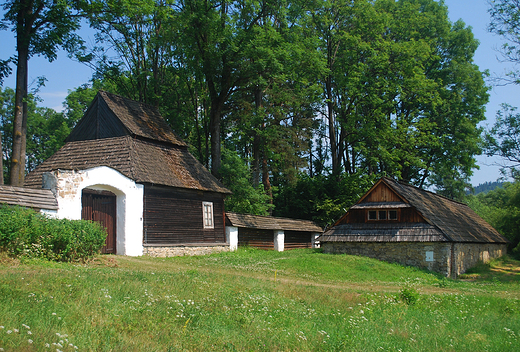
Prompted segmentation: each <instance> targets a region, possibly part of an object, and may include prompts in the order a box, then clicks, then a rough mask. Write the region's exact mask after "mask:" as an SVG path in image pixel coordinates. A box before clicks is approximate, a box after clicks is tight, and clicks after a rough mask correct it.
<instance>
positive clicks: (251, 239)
mask: <svg viewBox="0 0 520 352" xmlns="http://www.w3.org/2000/svg"><path fill="white" fill-rule="evenodd" d="M238 245H239V246H251V247H255V248H260V249H274V232H273V230H260V229H247V228H239V229H238Z"/></svg>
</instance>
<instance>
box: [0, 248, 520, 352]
mask: <svg viewBox="0 0 520 352" xmlns="http://www.w3.org/2000/svg"><path fill="white" fill-rule="evenodd" d="M0 263H1V265H0V348H2V349H3V350H4V351H19V350H22V351H23V350H31V351H56V350H61V351H75V350H81V351H85V350H86V351H222V350H224V351H253V350H254V351H257V350H259V351H335V350H337V351H399V350H401V351H433V350H436V351H437V350H440V351H518V350H520V340H519V339H520V337H519V335H520V309H519V302H518V299H519V297H520V290H518V289H519V280H518V278H517V279H516V281H514V280H513V281H510V282H504V283H501V282H500V280H494V281H493V280H490V281H483V282H459V281H453V280H446V279H444V280H443V279H442V278H440V277H439V276H437V275H435V274H432V273H428V272H424V271H420V270H416V269H411V268H403V267H401V266H398V265H393V264H387V263H382V262H378V261H376V260H373V259H368V258H360V257H351V256H340V255H337V256H336V255H325V254H322V253H319V252H317V251H312V250H296V251H290V252H283V253H277V252H264V251H256V250H251V249H246V250H240V251H238V252H237V253H223V254H219V255H211V256H203V257H179V258H162V259H160V258H148V257H140V258H130V257H114V256H99V257H97V259H96V260H95V261H93V262H90V263H89V264H85V265H80V264H70V263H49V262H44V261H39V260H33V261H30V262H26V263H23V264H22V263H20V262H18V261H15V260H12V259H9V258H6V257H4V258H3V259H1V258H0ZM275 273H276V280H275ZM404 289H408V290H410V291H409V292H411V294H413V293H414V292H416V297H415V298H416V299H415V301H414V304H410V302H408V301H407V300H406V299H404V298H403V295H402V294H403V292H404Z"/></svg>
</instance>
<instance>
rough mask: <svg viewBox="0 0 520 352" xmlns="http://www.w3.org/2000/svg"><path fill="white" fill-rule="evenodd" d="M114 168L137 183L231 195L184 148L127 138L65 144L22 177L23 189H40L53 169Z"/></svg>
mask: <svg viewBox="0 0 520 352" xmlns="http://www.w3.org/2000/svg"><path fill="white" fill-rule="evenodd" d="M97 166H107V167H110V168H113V169H115V170H117V171H119V172H120V173H122V174H123V175H125V176H126V177H128V178H130V179H132V180H134V181H136V182H138V183H153V184H159V185H164V186H171V187H178V188H189V189H196V190H202V191H211V192H218V193H231V192H230V191H229V190H228V189H226V188H225V187H224V186H223V185H222V184H221V183H220V182H219V181H218V180H217V179H216V178H215V177H213V175H211V173H210V172H209V171H208V170H207V169H206V168H205V167H204V166H203V165H202V164H201V163H200V162H198V161H197V160H196V159H195V157H194V156H193V155H191V154H190V153H189V152H188V150H187V149H186V148H179V147H177V146H174V145H165V144H157V143H153V142H150V141H145V140H141V139H136V138H132V137H130V136H123V137H115V138H104V139H95V140H86V141H74V142H68V143H66V144H65V145H64V146H63V147H62V148H61V149H60V150H59V151H58V152H56V153H55V154H54V155H53V156H51V157H50V158H49V159H47V160H46V161H45V162H43V163H42V164H41V165H39V166H38V167H36V169H34V170H33V171H32V172H31V173H29V175H27V177H26V178H25V186H27V187H33V188H41V183H42V174H43V173H44V172H50V171H53V170H58V169H62V170H86V169H90V168H93V167H97Z"/></svg>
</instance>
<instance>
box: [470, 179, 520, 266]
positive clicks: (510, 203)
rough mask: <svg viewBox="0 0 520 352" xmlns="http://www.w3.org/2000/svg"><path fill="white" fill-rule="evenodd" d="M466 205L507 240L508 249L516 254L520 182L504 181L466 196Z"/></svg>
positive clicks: (519, 225) (518, 236)
mask: <svg viewBox="0 0 520 352" xmlns="http://www.w3.org/2000/svg"><path fill="white" fill-rule="evenodd" d="M466 200H467V203H468V205H469V206H470V207H471V208H472V209H473V210H474V211H475V212H476V213H477V214H478V215H480V216H481V217H482V218H483V219H484V220H486V221H487V222H488V223H489V224H490V225H491V226H493V227H494V228H495V229H496V230H497V231H498V232H500V233H501V234H502V235H504V236H505V237H506V238H507V239H508V240H509V241H510V244H509V246H508V248H509V250H510V251H512V254H513V255H516V256H518V254H519V249H520V248H517V247H518V246H519V244H520V182H519V181H515V182H514V183H508V182H506V183H504V185H503V188H496V189H494V190H492V191H489V192H487V193H479V194H478V195H476V196H468V197H467V198H466Z"/></svg>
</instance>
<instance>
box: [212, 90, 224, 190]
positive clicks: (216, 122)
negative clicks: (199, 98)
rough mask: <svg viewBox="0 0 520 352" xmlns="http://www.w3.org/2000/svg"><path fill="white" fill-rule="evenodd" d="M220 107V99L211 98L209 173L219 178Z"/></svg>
mask: <svg viewBox="0 0 520 352" xmlns="http://www.w3.org/2000/svg"><path fill="white" fill-rule="evenodd" d="M221 112H222V107H221V104H220V101H218V100H217V101H215V100H213V99H212V102H211V111H210V113H209V117H210V119H209V133H210V137H211V173H212V174H213V176H215V177H216V178H217V179H218V180H220V166H221V159H222V151H221V150H220V144H221V141H220V117H221V116H220V115H221Z"/></svg>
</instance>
